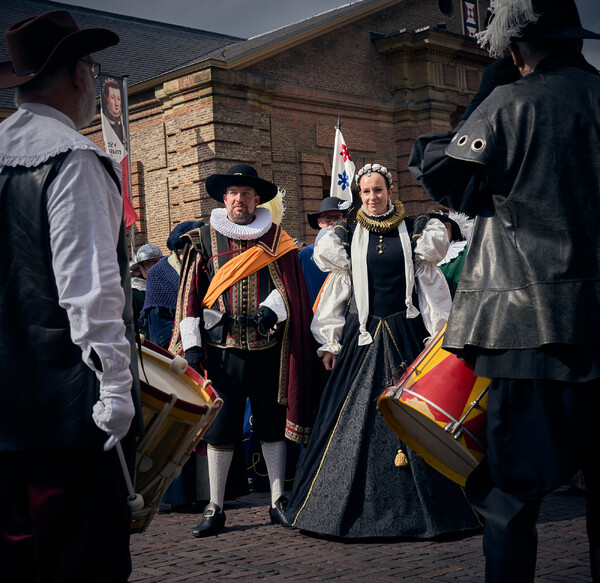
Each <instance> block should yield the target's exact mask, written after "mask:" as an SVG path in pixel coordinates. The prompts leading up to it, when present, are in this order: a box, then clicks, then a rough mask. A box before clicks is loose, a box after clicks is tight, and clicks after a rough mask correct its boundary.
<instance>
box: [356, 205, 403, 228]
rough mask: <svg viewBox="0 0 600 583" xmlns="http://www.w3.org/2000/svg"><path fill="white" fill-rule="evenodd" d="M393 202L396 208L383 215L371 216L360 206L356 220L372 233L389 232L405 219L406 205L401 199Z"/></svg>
mask: <svg viewBox="0 0 600 583" xmlns="http://www.w3.org/2000/svg"><path fill="white" fill-rule="evenodd" d="M392 204H393V205H394V208H393V209H392V210H391V211H390V212H389V213H387V214H385V215H383V216H381V217H370V216H368V215H367V214H366V213H365V212H364V211H363V209H362V208H360V209H358V212H357V213H356V222H357V223H358V224H359V225H361V226H362V227H364V228H365V229H367V231H371V232H372V233H377V234H378V235H380V234H383V233H389V232H390V231H392V230H393V229H397V228H398V225H399V224H400V223H401V222H402V221H403V220H404V205H403V204H402V203H401V202H400V201H399V200H393V201H392Z"/></svg>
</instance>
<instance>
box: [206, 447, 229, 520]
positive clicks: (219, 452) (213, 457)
mask: <svg viewBox="0 0 600 583" xmlns="http://www.w3.org/2000/svg"><path fill="white" fill-rule="evenodd" d="M206 456H207V458H208V481H209V483H210V501H211V502H212V503H214V504H216V505H217V506H218V507H219V508H220V509H221V510H223V502H224V500H225V485H226V484H227V474H229V466H230V465H231V460H232V459H233V450H231V451H229V450H223V449H212V448H211V447H208V448H207V449H206Z"/></svg>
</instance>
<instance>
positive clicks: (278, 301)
mask: <svg viewBox="0 0 600 583" xmlns="http://www.w3.org/2000/svg"><path fill="white" fill-rule="evenodd" d="M260 305H261V306H265V307H267V308H270V309H271V310H273V311H274V312H275V314H276V315H277V322H285V321H286V320H287V317H288V314H287V309H286V307H285V302H284V301H283V298H282V297H281V294H280V293H279V290H277V289H274V290H273V291H272V292H271V293H270V294H269V295H268V296H267V298H266V299H265V300H264V301H263V302H261V303H260Z"/></svg>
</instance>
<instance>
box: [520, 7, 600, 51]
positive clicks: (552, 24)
mask: <svg viewBox="0 0 600 583" xmlns="http://www.w3.org/2000/svg"><path fill="white" fill-rule="evenodd" d="M531 3H532V6H533V9H534V10H535V12H536V13H537V14H539V17H538V19H537V21H536V22H532V23H530V24H528V25H527V26H526V27H525V28H523V30H522V35H521V37H520V38H519V39H518V40H523V41H527V40H541V39H559V38H564V39H567V38H596V39H600V34H597V33H595V32H592V31H591V30H587V29H586V28H583V27H582V26H581V19H580V18H579V12H578V11H577V5H576V4H575V0H532V2H531Z"/></svg>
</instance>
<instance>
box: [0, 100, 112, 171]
mask: <svg viewBox="0 0 600 583" xmlns="http://www.w3.org/2000/svg"><path fill="white" fill-rule="evenodd" d="M70 150H93V151H94V152H96V154H98V156H103V157H105V158H107V159H109V160H111V162H112V164H113V167H114V169H115V172H116V173H117V176H121V167H120V166H119V165H118V164H117V163H116V162H115V161H114V160H112V158H111V157H110V156H109V155H108V154H106V152H104V151H103V150H101V149H100V148H99V147H98V146H96V144H94V143H93V142H92V141H91V140H89V139H88V138H86V137H85V136H83V135H81V134H80V133H78V132H77V131H76V130H75V125H74V124H73V121H72V120H71V119H70V118H69V117H68V116H66V115H65V114H64V113H62V112H61V111H58V110H57V109H54V108H53V107H50V106H49V105H44V104H42V103H22V104H21V106H20V107H19V109H18V110H17V111H16V112H15V113H13V114H12V115H10V116H9V117H7V118H6V119H5V120H4V121H3V122H2V131H1V132H0V166H11V167H16V166H25V167H27V168H30V167H35V166H38V165H39V164H42V163H43V162H46V161H47V160H48V159H50V158H52V157H53V156H56V155H57V154H62V153H63V152H68V151H70Z"/></svg>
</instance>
